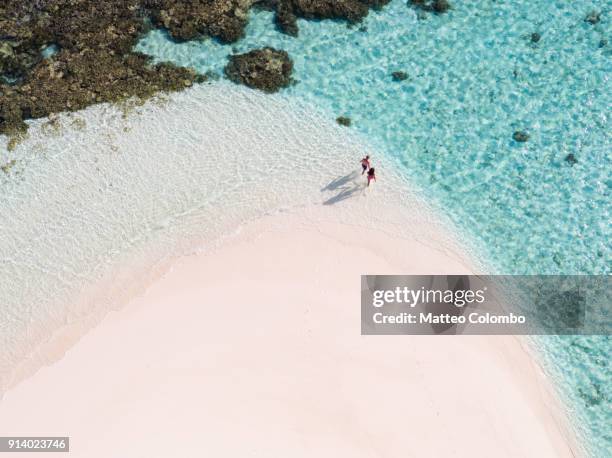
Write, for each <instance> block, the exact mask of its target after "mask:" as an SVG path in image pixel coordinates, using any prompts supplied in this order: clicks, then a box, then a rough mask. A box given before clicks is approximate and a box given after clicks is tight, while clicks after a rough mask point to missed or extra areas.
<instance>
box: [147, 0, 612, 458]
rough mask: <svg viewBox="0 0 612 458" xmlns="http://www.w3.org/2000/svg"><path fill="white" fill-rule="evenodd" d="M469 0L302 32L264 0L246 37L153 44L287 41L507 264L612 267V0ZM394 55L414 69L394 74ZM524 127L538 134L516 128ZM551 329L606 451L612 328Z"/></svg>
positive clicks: (324, 102)
mask: <svg viewBox="0 0 612 458" xmlns="http://www.w3.org/2000/svg"><path fill="white" fill-rule="evenodd" d="M453 6H454V8H453V9H452V10H451V11H450V12H449V13H448V14H445V15H440V16H436V15H430V14H425V15H422V17H421V18H419V16H418V15H417V12H416V11H415V10H413V9H411V8H409V7H407V6H406V2H405V1H403V0H395V1H393V2H392V3H391V4H390V5H389V6H387V7H385V8H384V9H383V10H382V11H380V12H373V13H371V14H370V15H369V17H368V18H367V19H366V20H365V21H364V22H363V24H361V25H358V26H356V27H351V28H349V27H347V26H346V24H344V23H341V22H334V21H322V22H318V21H311V22H308V21H300V22H299V26H300V35H299V37H298V38H292V37H288V36H285V35H282V34H280V33H278V32H277V31H276V30H275V29H274V27H273V26H271V23H272V21H273V18H272V14H271V13H268V12H257V13H252V14H251V21H250V23H249V26H248V29H247V33H246V37H245V38H244V39H243V40H241V41H240V42H239V43H237V44H235V45H232V46H230V45H222V44H219V43H217V42H216V41H214V40H202V41H194V42H189V43H182V44H179V43H175V42H172V41H171V40H169V39H168V37H167V35H166V34H165V33H164V32H163V31H154V32H152V33H150V34H149V35H148V36H147V37H145V39H143V40H142V41H141V43H140V44H139V46H138V49H139V50H140V51H143V52H145V53H148V54H151V55H153V56H155V57H156V59H158V60H159V61H172V62H175V63H178V64H180V65H185V66H191V67H194V68H196V69H197V70H198V71H200V72H202V73H206V72H210V73H213V74H217V75H219V76H221V75H222V72H223V67H224V66H225V64H226V62H227V56H228V55H229V54H231V53H233V52H245V51H248V50H250V49H254V48H258V47H262V46H273V47H276V48H280V49H285V50H287V51H288V52H289V53H290V55H291V56H292V58H293V59H294V63H295V73H294V77H295V79H296V80H297V84H295V85H293V86H292V87H290V88H288V89H286V90H284V94H285V95H286V96H287V97H290V98H291V97H296V98H299V99H301V100H308V101H311V102H312V103H314V104H316V105H318V106H320V107H323V108H324V109H327V110H328V111H329V112H330V113H331V115H332V116H334V117H335V116H341V115H342V116H349V117H350V118H351V119H352V121H353V127H352V128H355V129H357V130H359V131H360V132H361V133H364V134H366V135H367V136H368V138H369V139H370V140H371V141H372V142H373V143H374V144H375V145H376V146H377V147H378V148H379V149H380V151H383V152H384V154H387V155H389V156H391V157H394V158H395V159H396V160H397V165H398V168H400V169H401V170H402V172H403V173H405V175H406V176H407V178H409V179H410V180H412V181H413V182H415V183H417V184H418V185H420V187H421V189H423V190H424V192H426V193H427V195H428V196H430V197H431V198H432V199H434V200H436V201H437V202H438V203H439V204H440V205H441V206H442V207H443V208H444V209H445V210H446V211H447V212H448V213H449V214H450V215H451V217H452V218H453V219H454V221H455V222H457V223H458V225H459V226H460V227H461V228H463V229H465V230H466V231H467V232H468V233H470V234H472V235H473V236H474V238H475V239H476V240H477V242H480V243H481V244H482V246H483V247H484V250H485V254H486V256H487V258H488V259H489V260H490V264H491V265H492V266H494V267H495V268H496V269H497V270H498V271H499V272H504V273H516V274H531V273H538V274H554V273H565V274H609V273H610V270H611V269H610V267H611V265H612V262H611V261H612V247H611V245H610V242H609V240H610V238H611V237H610V236H611V235H612V230H611V225H610V209H611V205H610V188H611V187H612V174H611V173H610V171H611V170H612V168H611V154H610V151H611V141H610V125H609V114H608V112H609V107H610V106H612V87H611V84H610V74H611V73H610V70H611V65H610V59H611V57H612V43H610V42H609V41H612V36H611V33H610V32H611V26H610V20H609V14H610V12H611V11H612V8H610V7H611V6H612V2H609V1H608V2H603V1H602V2H592V1H577V2H567V1H560V0H558V1H554V0H536V1H527V0H508V1H497V2H495V1H492V0H477V1H471V2H459V1H455V2H453ZM591 10H599V11H603V15H602V20H601V21H600V22H599V23H598V24H594V25H593V24H590V23H587V22H585V21H584V17H585V16H586V15H587V13H588V12H590V11H591ZM534 32H537V33H539V34H540V35H541V39H540V40H539V42H537V43H533V42H532V41H531V40H530V37H531V34H532V33H534ZM394 71H404V72H406V73H407V74H408V79H406V80H405V81H401V82H395V81H393V79H392V77H391V73H392V72H394ZM516 130H522V131H526V132H528V134H529V135H530V138H529V140H528V141H527V142H526V143H518V142H516V141H514V140H513V139H512V134H513V132H514V131H516ZM569 154H573V155H574V157H575V159H576V160H577V162H576V163H574V164H571V163H570V162H569V161H567V160H566V157H567V156H568V155H569ZM374 160H375V158H374ZM379 172H381V173H379V174H380V175H381V177H384V171H379ZM383 179H384V178H383ZM537 343H538V345H539V346H540V347H541V349H542V351H543V352H544V354H545V355H546V361H547V362H548V365H549V367H550V371H551V372H552V373H553V375H554V376H555V378H556V379H557V380H558V381H559V384H560V386H561V389H562V391H563V393H564V395H565V396H566V397H567V398H568V400H569V405H570V406H571V408H572V409H573V414H572V416H573V417H574V421H575V424H576V426H577V427H578V429H579V432H580V434H582V435H583V436H584V440H585V441H586V442H587V443H588V446H589V448H590V451H591V452H592V454H593V455H594V456H612V434H610V432H609V430H610V425H611V424H612V390H611V385H612V384H611V383H610V382H611V380H612V376H611V374H610V368H609V359H610V354H611V352H612V344H611V342H610V339H608V338H606V337H591V338H585V337H583V338H572V337H563V338H560V337H558V338H557V337H546V338H539V339H538V340H537Z"/></svg>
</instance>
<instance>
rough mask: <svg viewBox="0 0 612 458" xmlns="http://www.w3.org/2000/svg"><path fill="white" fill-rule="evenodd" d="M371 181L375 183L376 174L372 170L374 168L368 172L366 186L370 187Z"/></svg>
mask: <svg viewBox="0 0 612 458" xmlns="http://www.w3.org/2000/svg"><path fill="white" fill-rule="evenodd" d="M372 180H374V181H376V172H375V170H374V167H372V168H371V169H370V170H368V186H370V181H372Z"/></svg>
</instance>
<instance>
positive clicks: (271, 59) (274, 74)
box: [225, 48, 293, 92]
mask: <svg viewBox="0 0 612 458" xmlns="http://www.w3.org/2000/svg"><path fill="white" fill-rule="evenodd" d="M292 71H293V62H292V61H291V59H290V58H289V54H287V53H286V52H285V51H279V50H277V49H274V48H263V49H255V50H253V51H250V52H248V53H245V54H234V55H233V56H230V59H229V62H228V64H227V66H226V67H225V75H226V76H227V77H228V78H229V79H230V80H232V81H234V82H235V83H241V84H244V85H246V86H249V87H252V88H255V89H260V90H262V91H265V92H276V91H278V90H279V89H281V88H283V87H287V86H288V85H289V84H291V72H292Z"/></svg>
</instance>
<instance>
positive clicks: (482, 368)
mask: <svg viewBox="0 0 612 458" xmlns="http://www.w3.org/2000/svg"><path fill="white" fill-rule="evenodd" d="M264 98H265V100H264ZM139 110H140V111H139V113H137V114H131V115H128V116H127V117H126V118H125V119H124V117H123V116H122V114H121V113H120V112H119V111H118V110H117V109H116V108H113V107H107V106H96V107H92V108H90V109H87V110H85V111H84V112H82V113H79V114H78V115H77V116H80V117H81V118H79V119H81V122H79V123H76V124H77V127H78V126H81V125H83V124H85V127H78V128H77V127H74V125H73V124H75V122H73V121H74V120H73V119H72V118H71V117H69V116H65V117H63V118H61V119H60V122H59V124H60V125H62V126H63V127H62V129H63V131H62V132H61V134H59V135H56V134H53V135H49V133H48V132H45V125H44V123H43V121H40V122H37V123H34V124H33V126H32V127H31V131H30V137H29V138H28V139H26V140H25V141H24V142H23V143H22V144H20V145H18V147H17V149H16V151H15V152H14V153H11V154H12V155H13V156H14V157H15V158H17V159H16V161H17V165H16V172H15V173H17V172H18V173H19V175H17V176H15V177H13V176H12V175H9V176H8V178H6V179H7V180H9V179H11V180H13V178H15V179H14V180H13V181H9V182H8V183H7V186H8V188H7V189H8V191H7V193H8V195H9V197H10V198H7V199H6V204H5V206H6V208H5V209H4V210H3V211H4V212H5V214H6V215H7V218H8V219H9V220H10V221H11V225H10V226H6V227H4V228H3V237H2V238H0V257H1V258H2V259H5V260H10V262H6V263H3V264H0V289H1V290H2V291H3V293H4V296H5V297H4V299H3V300H4V302H5V307H4V309H3V311H2V317H1V320H0V322H2V323H8V325H5V327H4V331H3V333H2V334H1V335H0V337H1V338H2V341H1V343H2V352H0V382H1V383H0V385H1V386H2V387H10V389H9V390H8V391H6V392H5V393H4V396H3V398H2V399H1V400H0V431H1V432H2V435H3V436H9V435H25V436H31V435H44V436H52V435H59V436H70V437H71V452H70V456H72V457H87V458H92V457H105V458H108V457H114V456H122V457H130V458H134V457H147V458H151V457H169V456H180V457H196V456H198V457H200V456H220V457H245V456H261V457H277V456H278V457H280V456H290V457H300V456H329V457H339V456H350V457H361V456H364V457H366V456H367V457H375V456H376V457H380V456H384V457H406V456H414V457H441V456H444V457H446V456H460V457H471V456H483V457H491V456H496V457H533V456H538V457H563V456H574V455H576V454H578V450H577V449H576V446H575V445H571V444H574V442H575V441H574V438H573V435H572V433H571V432H570V429H569V428H568V427H567V426H566V425H567V419H566V417H565V416H564V414H563V413H562V410H563V409H562V407H561V405H560V403H559V402H558V401H557V399H556V398H555V395H554V394H553V391H552V390H551V388H550V386H549V384H548V381H547V380H546V379H545V378H544V376H543V374H542V371H541V370H540V369H539V367H538V365H537V363H536V362H535V360H534V359H533V358H532V357H531V356H530V355H529V354H528V353H527V352H526V351H525V349H524V348H523V346H522V344H521V342H520V340H519V339H517V338H514V337H480V336H459V337H452V336H438V337H410V336H361V335H360V317H359V315H360V275H362V274H366V273H369V274H384V273H388V274H415V273H421V274H432V273H436V274H444V273H453V274H457V273H470V272H482V267H481V266H480V264H479V263H478V260H477V257H476V256H475V255H474V254H472V253H473V252H474V251H473V249H472V248H471V245H470V242H468V241H467V240H458V239H457V237H458V235H457V233H456V231H455V230H454V229H453V227H452V225H451V224H450V223H449V222H448V221H447V220H446V219H445V218H444V215H441V214H437V213H436V212H435V210H434V209H431V208H430V207H429V204H427V203H425V202H424V201H423V199H422V198H419V197H417V196H416V195H415V194H414V193H413V192H412V191H411V190H410V187H409V184H408V183H407V182H406V181H403V179H402V178H401V177H399V176H398V174H397V173H396V171H395V170H394V168H393V166H392V163H391V162H390V161H388V160H387V161H386V160H385V159H384V158H382V157H380V155H376V154H375V151H376V150H375V148H374V147H373V146H371V145H368V144H367V143H364V142H363V139H361V138H359V137H358V136H356V135H355V134H354V133H353V132H352V131H350V130H347V129H344V128H342V127H339V126H337V125H335V124H334V123H333V121H331V122H330V120H329V118H326V117H325V116H324V114H323V115H322V114H321V113H317V112H312V111H311V110H310V109H309V108H308V107H301V108H300V107H297V108H295V107H293V106H292V105H291V104H290V103H288V102H287V101H286V100H284V99H283V98H281V97H268V96H264V95H260V94H257V93H255V92H253V91H247V90H244V89H242V88H236V87H233V86H227V85H224V84H219V85H204V86H200V87H197V88H194V89H192V90H188V91H185V92H183V93H180V94H175V95H173V96H172V97H170V98H169V99H168V100H167V101H166V102H164V103H163V104H162V105H161V106H158V105H156V104H155V103H148V104H146V105H145V106H144V107H142V108H141V109H139ZM47 130H48V128H47ZM364 153H370V154H372V155H373V160H374V162H375V164H376V167H377V170H378V182H376V183H374V184H373V186H372V187H371V188H370V189H366V188H365V186H364V180H363V178H362V177H361V176H360V175H359V171H358V168H359V159H360V158H361V157H362V155H363V154H364ZM13 156H11V157H13ZM6 159H9V158H8V157H7V158H6ZM17 178H18V179H17ZM77 191H78V192H77ZM23 215H28V217H27V218H24V217H23ZM41 228H43V229H44V230H41ZM188 253H196V254H192V255H190V256H186V257H181V255H184V254H188ZM168 265H170V266H171V268H170V270H169V271H167V273H166V274H165V275H163V276H162V277H161V278H159V277H160V274H162V273H163V272H164V271H166V270H167V266H168ZM145 287H146V288H145ZM75 298H76V299H75ZM129 298H131V299H130V300H128V299H129ZM102 318H103V319H102ZM19 456H20V457H25V456H27V454H19ZM36 456H38V455H36Z"/></svg>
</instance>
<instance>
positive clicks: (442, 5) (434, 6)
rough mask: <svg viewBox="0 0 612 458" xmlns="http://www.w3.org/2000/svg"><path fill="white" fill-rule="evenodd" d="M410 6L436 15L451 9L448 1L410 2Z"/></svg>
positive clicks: (419, 0) (421, 0)
mask: <svg viewBox="0 0 612 458" xmlns="http://www.w3.org/2000/svg"><path fill="white" fill-rule="evenodd" d="M408 5H409V6H413V7H415V8H418V9H420V10H422V11H429V12H432V13H436V14H442V13H446V12H447V11H448V10H449V9H450V7H451V6H450V3H448V1H447V0H408Z"/></svg>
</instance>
